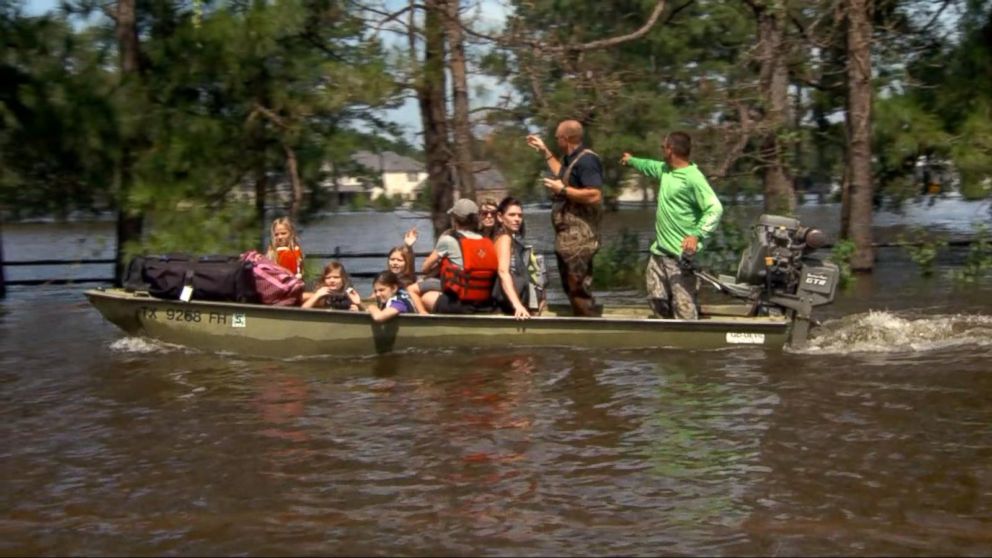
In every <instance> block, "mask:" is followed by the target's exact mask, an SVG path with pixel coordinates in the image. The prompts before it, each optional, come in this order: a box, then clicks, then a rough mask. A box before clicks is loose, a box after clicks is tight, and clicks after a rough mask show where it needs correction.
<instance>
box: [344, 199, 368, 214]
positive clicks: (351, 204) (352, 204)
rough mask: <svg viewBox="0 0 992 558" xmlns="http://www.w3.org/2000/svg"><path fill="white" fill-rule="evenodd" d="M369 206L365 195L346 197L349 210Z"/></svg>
mask: <svg viewBox="0 0 992 558" xmlns="http://www.w3.org/2000/svg"><path fill="white" fill-rule="evenodd" d="M368 206H369V198H368V197H366V196H351V197H350V198H349V199H348V210H349V211H361V210H363V209H365V208H366V207H368Z"/></svg>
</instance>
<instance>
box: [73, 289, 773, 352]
mask: <svg viewBox="0 0 992 558" xmlns="http://www.w3.org/2000/svg"><path fill="white" fill-rule="evenodd" d="M85 294H86V297H87V298H88V299H89V301H90V303H92V304H93V306H95V307H96V308H97V310H99V311H100V313H101V314H103V316H104V317H105V318H106V319H107V320H108V321H110V322H112V323H113V324H115V325H117V326H118V327H120V328H121V329H122V330H124V331H125V332H127V333H128V334H131V335H138V336H147V337H151V338H153V339H158V340H161V341H164V342H167V343H174V344H178V345H184V346H188V347H194V348H197V349H202V350H207V351H217V352H230V353H236V354H244V355H255V356H267V357H293V356H313V355H374V354H382V353H388V352H392V351H403V350H407V349H442V348H459V347H478V348H484V347H569V348H575V347H582V348H593V349H664V348H675V349H718V348H723V347H740V346H748V345H749V346H761V347H768V348H776V349H780V348H782V347H783V346H784V345H785V344H786V342H787V340H788V334H789V331H790V326H791V322H790V320H789V319H787V318H785V317H781V316H765V317H746V316H744V315H743V314H744V306H738V305H729V306H725V307H706V306H704V307H703V315H702V318H701V319H700V320H693V321H686V320H662V319H654V318H652V317H651V316H650V312H649V310H648V308H647V306H646V305H645V306H641V307H633V306H619V307H610V308H606V309H605V310H604V315H603V317H602V318H575V317H572V316H569V315H567V314H565V312H566V311H565V310H564V309H557V310H558V311H555V310H556V309H552V311H550V312H546V313H545V315H543V316H540V317H535V318H531V319H529V320H525V321H518V320H515V319H514V318H513V317H511V316H502V315H489V314H487V315H472V316H442V315H408V314H403V315H400V316H398V317H396V318H395V319H393V320H391V321H389V322H386V323H384V324H376V323H375V322H373V321H372V319H371V317H370V316H369V315H368V314H366V313H363V312H347V311H337V310H323V309H302V308H288V307H276V306H264V305H257V304H236V303H226V302H210V301H191V302H181V301H173V300H161V299H157V298H152V297H150V296H148V295H147V294H144V293H131V292H127V291H124V290H122V289H93V290H88V291H86V293H85ZM559 311H560V312H561V313H559Z"/></svg>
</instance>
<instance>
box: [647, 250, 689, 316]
mask: <svg viewBox="0 0 992 558" xmlns="http://www.w3.org/2000/svg"><path fill="white" fill-rule="evenodd" d="M645 275H646V277H647V287H648V304H650V305H651V308H652V309H653V310H654V313H655V314H656V315H658V316H660V317H662V318H677V319H680V320H695V319H698V318H699V311H698V310H697V308H696V292H697V291H698V289H699V278H698V277H696V276H695V275H694V274H693V273H692V272H688V273H686V272H684V271H683V270H682V268H681V267H679V263H678V260H677V259H675V258H672V257H670V256H658V255H655V254H651V259H650V260H648V269H647V273H646V274H645Z"/></svg>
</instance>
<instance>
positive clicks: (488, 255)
mask: <svg viewBox="0 0 992 558" xmlns="http://www.w3.org/2000/svg"><path fill="white" fill-rule="evenodd" d="M478 213H479V207H478V206H477V205H475V202H474V201H472V200H470V199H468V198H461V199H459V200H458V201H456V202H455V205H454V206H452V208H451V209H449V210H448V215H451V223H452V226H453V228H454V231H453V232H451V233H450V234H448V233H445V234H442V235H441V237H440V238H438V239H437V244H436V245H435V246H434V251H433V252H431V254H430V255H429V256H427V259H425V260H424V264H423V269H424V272H425V273H426V272H428V271H430V270H431V269H433V268H434V266H435V265H437V264H438V262H439V261H440V265H441V286H442V291H441V292H438V291H431V292H427V293H424V294H423V295H422V296H421V295H419V294H418V295H415V296H421V298H422V302H423V305H424V307H425V308H426V309H427V310H428V311H429V312H433V313H437V314H474V313H477V312H491V311H492V310H493V302H492V290H493V285H494V284H495V283H496V272H497V270H498V268H499V260H498V258H497V256H496V246H495V245H493V241H492V240H489V239H488V238H485V237H484V236H482V235H480V234H479V233H477V232H475V231H476V229H477V228H478ZM411 298H412V297H411ZM417 306H419V305H417Z"/></svg>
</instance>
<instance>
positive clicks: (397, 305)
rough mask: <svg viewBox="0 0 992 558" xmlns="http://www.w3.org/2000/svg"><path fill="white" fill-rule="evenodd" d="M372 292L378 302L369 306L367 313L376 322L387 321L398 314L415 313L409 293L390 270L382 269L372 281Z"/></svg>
mask: <svg viewBox="0 0 992 558" xmlns="http://www.w3.org/2000/svg"><path fill="white" fill-rule="evenodd" d="M372 294H373V295H375V300H376V302H377V303H378V304H377V305H376V306H369V314H371V315H372V319H373V320H374V321H376V322H386V321H389V320H391V319H393V318H395V317H396V316H399V315H400V314H406V313H415V312H416V310H415V309H414V306H413V301H411V300H410V295H408V294H407V292H406V291H405V290H404V289H403V288H402V287H401V286H400V279H399V277H397V276H396V274H395V273H393V272H392V271H383V272H382V273H380V274H379V275H376V277H375V280H374V281H372Z"/></svg>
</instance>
